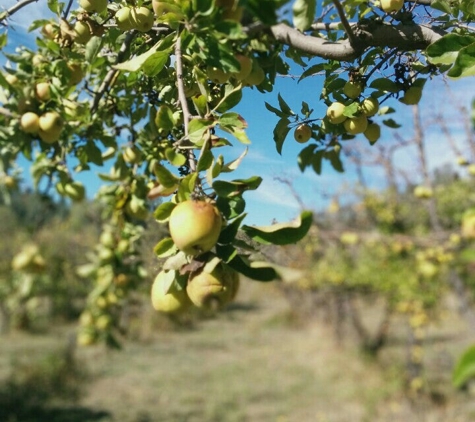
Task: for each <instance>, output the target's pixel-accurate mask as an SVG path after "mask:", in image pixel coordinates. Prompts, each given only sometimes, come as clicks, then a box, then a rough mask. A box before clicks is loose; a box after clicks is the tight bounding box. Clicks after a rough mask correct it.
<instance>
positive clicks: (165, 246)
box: [153, 237, 177, 258]
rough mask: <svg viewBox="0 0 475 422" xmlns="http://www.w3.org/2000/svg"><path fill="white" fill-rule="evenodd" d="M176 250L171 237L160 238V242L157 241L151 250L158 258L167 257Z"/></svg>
mask: <svg viewBox="0 0 475 422" xmlns="http://www.w3.org/2000/svg"><path fill="white" fill-rule="evenodd" d="M176 250H177V248H176V246H175V244H174V243H173V239H172V238H171V237H166V238H165V239H162V240H160V242H158V243H157V244H156V245H155V247H154V248H153V252H154V253H155V255H157V257H158V258H166V257H169V256H171V255H173V254H174V253H175V252H176Z"/></svg>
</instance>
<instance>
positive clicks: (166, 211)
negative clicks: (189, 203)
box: [153, 202, 176, 223]
mask: <svg viewBox="0 0 475 422" xmlns="http://www.w3.org/2000/svg"><path fill="white" fill-rule="evenodd" d="M175 207H176V204H174V203H173V202H164V203H163V204H160V205H159V206H158V207H157V208H156V209H155V211H154V212H153V217H154V218H155V220H157V221H158V222H159V223H164V222H165V221H167V220H168V218H169V217H170V214H171V213H172V211H173V209H174V208H175Z"/></svg>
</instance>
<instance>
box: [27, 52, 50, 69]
mask: <svg viewBox="0 0 475 422" xmlns="http://www.w3.org/2000/svg"><path fill="white" fill-rule="evenodd" d="M46 61H47V60H46V57H45V56H43V55H41V54H35V55H34V56H33V58H32V59H31V64H32V65H33V67H38V66H41V65H42V64H44V63H46Z"/></svg>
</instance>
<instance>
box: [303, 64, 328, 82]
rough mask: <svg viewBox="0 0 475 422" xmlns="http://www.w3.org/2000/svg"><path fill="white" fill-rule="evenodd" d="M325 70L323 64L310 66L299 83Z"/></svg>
mask: <svg viewBox="0 0 475 422" xmlns="http://www.w3.org/2000/svg"><path fill="white" fill-rule="evenodd" d="M324 69H325V64H324V63H319V64H314V65H313V66H310V67H309V68H308V69H306V70H305V71H304V72H303V73H302V74H301V75H300V78H299V80H298V81H299V82H300V81H301V80H302V79H305V78H308V77H309V76H313V75H315V74H317V73H320V72H322V71H323V70H324Z"/></svg>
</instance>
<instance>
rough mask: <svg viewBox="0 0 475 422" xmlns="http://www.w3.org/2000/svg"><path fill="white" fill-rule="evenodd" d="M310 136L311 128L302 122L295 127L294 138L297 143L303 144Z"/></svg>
mask: <svg viewBox="0 0 475 422" xmlns="http://www.w3.org/2000/svg"><path fill="white" fill-rule="evenodd" d="M311 137H312V128H311V127H310V126H309V125H307V124H305V123H303V124H301V125H299V126H297V128H296V129H295V132H294V138H295V140H296V141H297V142H298V143H299V144H304V143H305V142H308V140H309V139H310V138H311Z"/></svg>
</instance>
